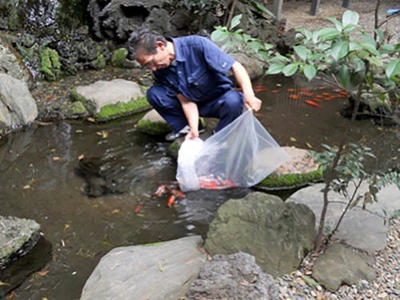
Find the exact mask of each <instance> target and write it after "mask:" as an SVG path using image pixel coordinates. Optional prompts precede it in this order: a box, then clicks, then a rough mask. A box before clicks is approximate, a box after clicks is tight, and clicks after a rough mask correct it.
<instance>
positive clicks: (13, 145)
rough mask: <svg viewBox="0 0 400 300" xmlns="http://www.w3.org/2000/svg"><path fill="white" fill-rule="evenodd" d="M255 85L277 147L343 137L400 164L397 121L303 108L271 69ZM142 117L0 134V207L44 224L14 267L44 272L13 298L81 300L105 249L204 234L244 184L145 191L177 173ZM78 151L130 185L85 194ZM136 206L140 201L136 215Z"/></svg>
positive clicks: (331, 107) (297, 87)
mask: <svg viewBox="0 0 400 300" xmlns="http://www.w3.org/2000/svg"><path fill="white" fill-rule="evenodd" d="M317 84H318V83H314V85H317ZM255 85H261V86H263V87H265V88H266V91H262V92H260V93H259V94H258V96H259V97H260V98H262V99H263V107H262V110H261V111H260V112H258V113H256V115H257V117H258V118H259V120H260V121H261V122H262V123H263V124H264V126H265V127H266V128H267V130H268V131H269V132H270V133H271V135H272V136H273V137H274V138H275V139H276V140H277V142H278V143H279V144H280V145H282V146H296V147H299V148H306V149H307V148H310V147H312V149H314V150H321V146H320V145H321V144H323V143H325V144H329V145H337V144H339V143H340V141H341V140H342V139H343V137H345V140H346V141H347V142H348V141H353V142H357V143H358V142H363V143H366V144H368V145H370V146H371V147H372V148H373V149H374V152H375V153H376V154H377V156H378V159H377V160H376V161H374V162H371V163H370V166H371V167H373V168H376V169H379V170H384V169H387V168H390V167H396V166H397V167H399V166H400V165H399V159H398V157H400V134H399V127H398V126H397V127H395V126H393V127H380V126H378V125H375V124H374V123H373V122H372V121H371V120H363V121H357V122H356V123H355V124H350V121H349V120H347V119H344V118H343V117H341V116H340V114H339V109H340V108H341V107H342V106H343V103H344V101H345V100H344V99H343V97H341V98H339V97H337V98H336V99H334V100H332V101H321V102H320V105H321V107H315V106H310V105H307V104H306V103H305V102H304V100H307V98H308V97H310V96H309V95H301V93H302V92H304V90H301V89H302V88H304V86H303V85H302V84H299V83H296V82H294V81H292V80H288V79H285V78H281V77H270V78H268V80H260V81H258V82H256V83H255ZM307 88H308V89H312V92H313V93H315V94H316V93H318V94H322V93H324V92H326V93H327V92H328V90H326V89H323V90H321V89H319V88H318V87H317V86H314V87H312V86H309V85H308V86H307ZM329 92H330V91H329ZM304 93H310V92H309V91H307V92H304ZM304 93H303V94H304ZM292 95H300V96H292ZM139 117H140V116H135V117H132V118H128V119H124V120H120V121H118V122H110V123H106V124H93V123H90V122H87V121H79V122H78V121H74V122H58V123H52V124H50V125H48V126H35V127H33V128H29V129H26V130H24V131H22V132H18V133H15V134H12V135H10V136H8V138H7V139H4V140H2V141H0V187H1V191H2V192H1V194H0V202H1V205H0V214H1V215H3V216H8V215H10V216H17V217H21V218H30V219H34V220H36V221H37V222H38V223H40V225H41V230H42V232H43V237H42V240H41V241H40V243H39V245H38V246H37V247H36V248H37V249H35V251H34V252H35V253H34V254H32V255H30V256H29V255H28V257H29V259H28V260H27V261H26V262H25V265H24V264H23V263H22V265H19V267H18V272H17V271H14V274H12V275H13V276H14V277H15V276H16V274H17V273H21V274H25V276H26V275H28V274H29V272H34V271H38V270H39V269H40V270H41V272H37V273H34V274H33V275H29V276H28V277H27V278H26V280H25V281H24V282H23V283H22V284H21V286H20V287H18V288H17V289H16V290H15V293H14V294H12V296H13V297H12V299H42V298H43V297H47V298H48V299H79V296H80V293H81V290H82V287H83V285H84V283H85V281H86V280H87V278H88V277H89V275H90V274H91V272H92V271H93V269H94V267H95V266H96V264H97V263H98V261H99V260H100V258H101V257H102V256H103V255H105V254H106V253H107V252H108V251H110V250H111V249H112V248H115V247H118V246H128V245H137V244H143V243H151V242H157V241H165V240H171V239H176V238H180V237H183V236H187V235H193V234H201V235H203V236H205V234H206V232H207V229H208V224H209V222H210V221H211V220H212V218H213V215H214V213H215V211H216V209H217V208H218V207H219V205H221V204H222V203H223V202H224V201H226V200H227V199H230V198H239V197H243V196H244V195H246V194H247V193H248V192H251V190H250V189H232V190H225V191H199V192H192V193H188V194H187V197H186V199H184V200H180V201H178V203H177V205H176V206H175V207H173V208H168V207H167V206H166V201H167V198H166V197H160V198H157V197H152V194H153V193H154V192H155V190H156V189H157V187H158V186H159V185H160V184H164V183H168V182H171V181H173V180H174V177H175V172H176V163H175V161H174V160H173V159H172V158H170V157H169V156H168V155H167V147H168V144H167V143H164V142H162V141H159V140H156V139H153V138H151V137H148V136H145V135H143V134H141V133H139V132H137V131H136V129H135V128H134V124H135V123H136V121H137V120H138V118H139ZM103 132H107V134H108V136H107V137H106V138H105V136H104V134H102V133H103ZM81 155H84V156H85V157H105V156H107V155H112V156H115V157H117V158H118V159H119V160H120V161H121V164H120V166H121V167H122V168H125V169H126V170H125V171H124V170H123V171H122V172H121V174H123V175H122V176H124V178H125V180H126V181H127V182H128V183H129V184H128V190H127V191H126V192H125V193H122V194H109V195H105V196H101V197H98V198H91V197H88V196H86V195H85V193H84V187H85V181H84V179H83V178H82V177H81V176H79V175H78V173H77V168H78V162H79V160H78V157H80V156H81ZM138 204H141V205H143V207H142V209H141V210H140V212H139V213H138V214H135V208H136V207H137V205H138ZM44 254H45V255H44ZM21 261H22V260H21ZM34 262H35V263H34ZM10 269H12V267H11V268H10ZM24 272H25V273H24ZM2 275H3V277H4V276H11V275H10V274H9V273H7V274H6V273H3V274H2Z"/></svg>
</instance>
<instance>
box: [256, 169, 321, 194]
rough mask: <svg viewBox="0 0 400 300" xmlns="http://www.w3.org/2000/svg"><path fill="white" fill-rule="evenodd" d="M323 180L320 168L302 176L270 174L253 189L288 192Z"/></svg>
mask: <svg viewBox="0 0 400 300" xmlns="http://www.w3.org/2000/svg"><path fill="white" fill-rule="evenodd" d="M322 180H323V173H322V167H319V168H318V169H317V170H314V171H311V172H308V173H303V174H280V175H278V174H276V173H272V174H271V175H269V176H268V177H266V178H265V179H264V180H263V181H261V182H260V183H259V184H257V185H256V186H255V187H256V188H257V189H260V190H266V191H273V190H288V189H293V188H298V187H302V186H305V185H307V184H310V183H315V182H320V181H322Z"/></svg>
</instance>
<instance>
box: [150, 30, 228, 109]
mask: <svg viewBox="0 0 400 300" xmlns="http://www.w3.org/2000/svg"><path fill="white" fill-rule="evenodd" d="M172 41H173V44H174V47H175V60H174V61H173V62H172V64H171V65H170V66H169V67H168V68H166V69H161V70H157V71H154V72H153V74H154V77H155V79H156V81H157V83H158V84H160V85H162V86H165V87H167V89H168V96H176V95H177V94H182V95H183V96H185V97H186V98H188V99H189V100H191V101H194V102H204V101H208V100H212V99H215V98H218V97H219V96H221V95H223V94H224V93H225V92H227V91H228V90H230V89H231V88H232V81H231V80H230V79H229V78H228V76H227V72H228V71H229V69H230V68H231V67H232V65H233V63H234V62H235V60H234V59H233V58H232V57H231V56H229V55H228V54H226V53H225V52H223V51H222V50H221V49H220V48H219V47H218V46H217V45H215V44H214V43H213V42H212V41H210V40H209V39H207V38H204V37H201V36H196V35H192V36H186V37H180V38H173V39H172Z"/></svg>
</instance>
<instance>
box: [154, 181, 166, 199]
mask: <svg viewBox="0 0 400 300" xmlns="http://www.w3.org/2000/svg"><path fill="white" fill-rule="evenodd" d="M164 194H165V184H162V185H160V186H159V187H158V188H157V191H156V192H155V193H154V195H156V196H157V197H161V196H162V195H164Z"/></svg>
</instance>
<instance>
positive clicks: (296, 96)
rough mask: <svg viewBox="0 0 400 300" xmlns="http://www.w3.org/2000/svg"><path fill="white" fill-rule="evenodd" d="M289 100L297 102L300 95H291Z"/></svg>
mask: <svg viewBox="0 0 400 300" xmlns="http://www.w3.org/2000/svg"><path fill="white" fill-rule="evenodd" d="M289 98H290V99H292V100H297V99H299V98H300V95H299V94H293V95H290V96H289Z"/></svg>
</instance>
